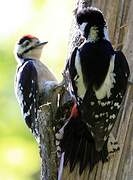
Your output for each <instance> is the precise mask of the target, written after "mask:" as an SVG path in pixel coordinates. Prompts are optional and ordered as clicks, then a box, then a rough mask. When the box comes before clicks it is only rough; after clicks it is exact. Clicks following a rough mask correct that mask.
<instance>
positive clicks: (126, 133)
mask: <svg viewBox="0 0 133 180" xmlns="http://www.w3.org/2000/svg"><path fill="white" fill-rule="evenodd" d="M90 5H92V6H96V7H98V8H100V9H101V10H102V11H103V12H104V15H105V17H106V20H107V23H108V26H109V34H110V39H111V41H112V43H113V45H114V47H115V48H116V49H123V51H124V52H125V55H126V57H127V59H128V62H129V64H130V70H131V72H132V70H133V33H132V30H133V16H132V11H133V1H131V0H108V1H106V0H93V1H92V0H78V1H77V5H76V8H77V9H78V8H82V7H83V6H90ZM79 39H80V34H79V32H78V31H77V27H76V23H75V19H73V25H72V28H71V32H70V39H69V52H68V57H69V55H70V54H71V51H72V49H73V48H74V47H75V46H76V45H77V44H78V43H79ZM131 80H133V74H132V73H131ZM63 88H64V86H61V88H60V90H61V89H63ZM53 93H55V94H54V97H55V99H56V98H57V96H58V93H59V92H53ZM63 96H64V97H66V98H65V101H67V97H68V96H66V95H63ZM53 104H54V106H53ZM56 109H57V107H56V104H55V101H53V100H52V99H51V104H45V105H43V106H42V107H40V110H39V112H38V114H39V115H38V120H37V123H38V126H39V129H38V131H39V137H38V139H39V145H40V156H41V159H42V173H41V179H42V180H56V178H57V177H56V175H57V169H58V159H57V156H56V147H55V137H54V133H55V132H54V123H53V121H54V118H55V112H56ZM132 120H133V86H132V85H129V86H128V89H127V94H126V97H125V101H124V103H123V107H122V109H121V112H120V114H119V118H118V120H117V122H116V125H115V127H114V129H113V133H114V135H115V137H116V139H117V140H118V143H119V145H120V151H119V152H118V153H116V154H114V156H113V157H112V158H111V159H110V160H109V161H108V162H107V163H104V164H103V163H102V162H99V164H97V165H96V167H95V168H94V170H93V172H92V173H91V174H89V175H87V179H91V180H120V179H122V180H125V179H126V180H132V179H133V171H132V169H133V143H132V142H133V122H132ZM75 174H76V173H75ZM67 178H69V177H66V179H67ZM85 178H86V174H85V175H83V177H82V178H81V177H80V179H84V180H85ZM75 179H77V177H76V176H75ZM69 180H70V178H69Z"/></svg>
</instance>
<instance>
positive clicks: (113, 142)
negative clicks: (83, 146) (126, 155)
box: [108, 134, 120, 158]
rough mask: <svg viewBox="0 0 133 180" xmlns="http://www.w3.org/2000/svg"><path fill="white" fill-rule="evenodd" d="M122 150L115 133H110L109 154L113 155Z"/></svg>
mask: <svg viewBox="0 0 133 180" xmlns="http://www.w3.org/2000/svg"><path fill="white" fill-rule="evenodd" d="M119 150H120V147H119V145H118V142H117V141H116V139H115V138H114V136H113V134H110V135H109V139H108V154H109V155H108V156H109V158H110V156H113V155H114V153H115V152H118V151H119Z"/></svg>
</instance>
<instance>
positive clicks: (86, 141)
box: [60, 116, 108, 175]
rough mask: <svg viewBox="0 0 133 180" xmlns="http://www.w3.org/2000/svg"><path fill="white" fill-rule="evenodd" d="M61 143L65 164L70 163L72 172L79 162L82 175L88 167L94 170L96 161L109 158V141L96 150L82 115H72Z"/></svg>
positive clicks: (89, 169)
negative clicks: (81, 117)
mask: <svg viewBox="0 0 133 180" xmlns="http://www.w3.org/2000/svg"><path fill="white" fill-rule="evenodd" d="M60 145H61V150H62V153H64V166H66V165H67V167H68V165H69V167H70V172H72V171H73V170H74V168H75V167H76V166H77V164H78V165H79V174H80V175H81V174H82V173H83V171H84V170H85V169H86V168H87V167H88V171H92V169H93V168H94V166H95V164H96V163H98V162H99V161H106V159H107V155H108V151H107V142H106V143H105V145H104V147H103V149H102V151H100V152H98V151H96V148H95V142H94V139H93V137H92V135H91V133H90V132H89V131H88V128H87V126H86V124H85V123H84V122H83V121H81V119H80V116H79V117H76V118H74V117H71V119H70V120H69V122H68V124H67V125H66V127H65V128H64V135H63V139H62V140H61V144H60Z"/></svg>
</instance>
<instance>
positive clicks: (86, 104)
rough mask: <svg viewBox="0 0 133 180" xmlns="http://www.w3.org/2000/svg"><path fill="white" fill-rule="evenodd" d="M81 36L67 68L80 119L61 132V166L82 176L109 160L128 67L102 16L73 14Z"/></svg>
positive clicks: (89, 10)
mask: <svg viewBox="0 0 133 180" xmlns="http://www.w3.org/2000/svg"><path fill="white" fill-rule="evenodd" d="M76 20H77V24H78V26H79V30H80V31H81V34H82V35H83V36H84V37H85V38H86V40H85V41H84V43H82V44H81V45H80V46H79V47H76V48H75V49H74V51H73V53H72V55H71V58H70V60H69V62H68V64H67V66H66V67H67V69H66V70H69V73H70V77H71V81H72V86H73V90H74V94H75V97H76V99H77V104H79V105H78V110H79V114H80V115H79V117H77V118H74V117H71V119H70V121H69V123H68V124H67V126H66V127H65V128H64V137H63V140H62V143H61V145H62V152H64V165H67V167H68V166H69V167H70V171H71V172H72V171H74V168H75V167H76V166H79V167H78V169H79V174H80V175H81V174H82V173H83V171H84V170H85V169H86V167H89V168H90V170H92V169H93V167H94V165H95V164H96V163H97V162H98V161H100V160H102V161H106V159H107V156H108V149H107V142H108V137H109V134H110V131H111V130H112V128H113V126H114V124H115V121H116V119H117V115H118V113H119V110H120V107H121V102H122V100H123V97H124V95H125V92H126V88H127V81H128V77H129V67H128V63H127V60H126V58H125V56H124V54H123V53H122V52H121V51H115V50H114V49H113V47H112V45H111V42H110V41H109V37H108V32H107V26H106V22H105V20H104V17H103V14H102V12H101V11H100V10H98V9H96V8H92V7H90V8H84V9H82V10H80V11H78V12H77V14H76Z"/></svg>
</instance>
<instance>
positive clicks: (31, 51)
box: [15, 35, 57, 129]
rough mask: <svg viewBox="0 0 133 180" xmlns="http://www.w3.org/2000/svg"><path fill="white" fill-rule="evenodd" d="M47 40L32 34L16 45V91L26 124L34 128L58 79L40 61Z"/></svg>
mask: <svg viewBox="0 0 133 180" xmlns="http://www.w3.org/2000/svg"><path fill="white" fill-rule="evenodd" d="M45 44H47V42H40V40H39V39H38V38H36V37H34V36H32V35H26V36H24V37H22V38H21V39H20V40H19V42H18V43H17V45H16V49H15V50H16V51H15V56H16V60H17V62H18V67H17V71H16V78H15V92H16V96H17V100H18V102H19V104H20V108H21V111H22V114H23V117H24V119H25V122H26V124H27V125H28V127H29V128H31V129H32V127H33V125H34V122H35V120H36V118H37V110H38V108H39V106H40V105H42V104H44V103H47V101H48V99H46V97H48V95H46V94H47V93H49V90H50V89H51V88H52V87H54V86H56V84H57V80H56V78H55V77H54V75H53V74H52V73H51V72H50V70H49V69H48V68H47V67H46V66H45V65H44V64H43V63H42V62H41V61H40V56H41V53H42V49H43V47H44V45H45Z"/></svg>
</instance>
